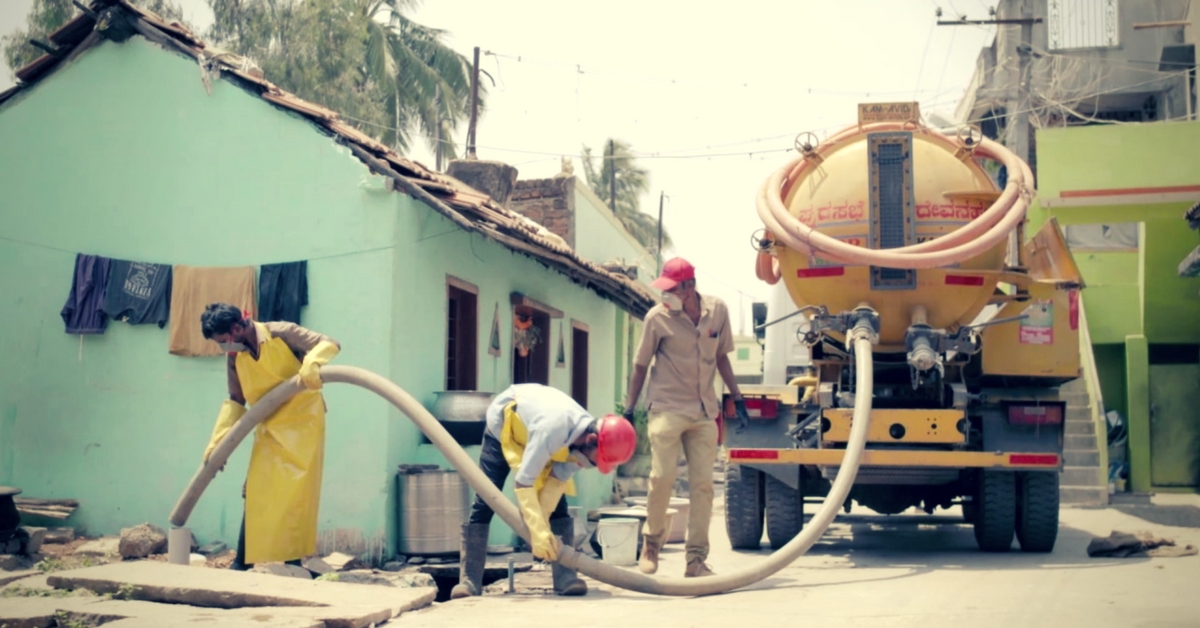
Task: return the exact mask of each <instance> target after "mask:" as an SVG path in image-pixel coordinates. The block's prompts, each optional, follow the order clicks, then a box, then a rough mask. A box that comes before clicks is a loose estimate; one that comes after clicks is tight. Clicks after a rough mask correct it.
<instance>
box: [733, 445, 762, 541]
mask: <svg viewBox="0 0 1200 628" xmlns="http://www.w3.org/2000/svg"><path fill="white" fill-rule="evenodd" d="M725 531H726V532H727V533H728V534H729V543H730V544H731V545H733V549H758V548H759V546H761V545H762V535H763V473H762V472H761V471H759V470H757V469H751V468H749V467H744V466H742V465H739V464H732V465H729V467H728V468H726V469H725Z"/></svg>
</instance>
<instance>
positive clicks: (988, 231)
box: [756, 123, 1034, 283]
mask: <svg viewBox="0 0 1200 628" xmlns="http://www.w3.org/2000/svg"><path fill="white" fill-rule="evenodd" d="M901 130H905V131H914V132H918V133H921V134H922V136H923V137H925V138H927V139H929V140H930V141H932V142H934V143H936V144H940V145H942V146H943V147H945V148H947V149H948V150H951V151H957V150H960V149H961V148H962V147H961V146H959V145H957V144H955V143H954V142H953V141H952V140H951V139H950V138H948V137H946V136H945V135H942V134H941V133H937V132H933V131H929V130H927V129H914V128H913V127H912V126H911V125H907V124H904V123H878V124H871V125H864V126H863V127H862V129H861V130H860V129H859V128H858V127H851V128H850V129H847V130H845V131H842V132H840V133H838V134H836V135H834V136H833V137H831V138H829V140H827V141H826V142H825V143H824V144H823V147H824V149H823V151H816V152H814V153H808V154H804V155H801V156H800V157H797V158H796V159H794V160H792V161H790V162H788V163H787V164H785V165H784V166H783V167H782V168H780V169H779V170H776V171H775V172H774V173H773V174H771V176H770V177H768V178H767V180H766V181H764V182H763V185H762V186H761V187H760V188H759V190H758V197H757V199H756V200H757V203H756V204H757V209H758V216H759V218H761V219H762V221H763V224H764V225H765V226H766V228H767V231H768V232H769V233H771V234H772V237H773V238H776V239H778V240H779V241H780V242H782V243H783V244H785V245H787V246H788V247H789V248H792V249H794V250H797V251H801V252H804V253H817V254H819V255H820V256H821V257H822V258H826V259H828V260H830V261H835V262H841V263H843V264H851V265H862V266H883V267H887V268H936V267H939V266H948V265H950V264H957V263H959V262H962V261H964V260H967V259H970V258H972V257H976V256H978V255H980V254H982V253H983V252H984V251H987V250H988V249H990V248H992V247H993V246H995V245H997V244H999V243H1000V242H1002V241H1003V240H1004V239H1005V238H1007V237H1008V236H1009V234H1010V233H1011V232H1012V231H1013V230H1014V229H1016V228H1017V226H1018V225H1019V224H1020V223H1021V221H1022V220H1024V219H1025V212H1026V210H1028V209H1029V203H1030V201H1031V200H1032V197H1033V188H1034V181H1033V171H1032V170H1030V169H1029V164H1027V163H1025V161H1024V160H1022V159H1021V158H1020V157H1018V156H1017V155H1016V154H1015V153H1013V152H1012V151H1011V150H1009V149H1007V148H1005V147H1004V146H1003V145H1001V144H999V143H997V142H994V141H992V140H990V139H987V138H983V139H981V140H980V141H979V143H978V144H977V146H976V147H975V149H974V154H977V155H979V156H981V157H985V158H988V159H993V160H995V161H999V162H1001V163H1003V164H1004V166H1005V168H1006V170H1007V172H1008V181H1007V183H1006V185H1005V187H1004V191H1003V192H1002V193H1001V194H1000V196H999V198H997V199H996V201H995V202H994V203H992V205H991V206H990V207H989V208H988V209H987V210H985V211H984V212H983V213H982V214H981V215H980V216H979V217H978V218H976V219H974V220H972V221H971V222H969V223H967V224H966V225H963V226H962V227H959V228H958V229H956V230H954V231H952V232H950V233H947V234H945V235H943V236H939V237H937V238H934V239H933V240H929V241H927V242H922V243H920V244H914V245H910V246H904V247H899V248H894V249H867V248H863V247H858V246H854V245H852V244H847V243H845V242H842V241H840V240H837V239H836V238H833V237H830V236H828V235H825V234H823V233H821V232H820V231H817V230H816V229H815V228H813V227H812V226H810V225H806V224H804V223H803V222H800V220H799V219H798V218H796V217H795V216H793V215H792V214H791V212H790V211H789V210H788V208H787V206H786V205H784V202H783V198H784V197H786V196H787V195H788V193H789V191H790V190H791V187H792V186H793V185H795V184H796V183H797V182H798V181H799V180H800V177H801V176H802V175H803V174H805V173H806V172H807V171H810V170H812V169H814V168H816V167H817V166H818V165H819V164H820V159H819V157H817V156H819V154H820V153H821V152H829V151H830V150H831V149H833V148H834V147H836V146H837V145H838V144H840V143H841V142H844V141H845V140H846V139H847V138H850V137H852V136H855V135H858V134H859V133H860V132H876V131H901ZM810 155H812V156H810ZM814 157H817V158H814ZM761 263H763V262H762V260H760V264H761ZM757 270H758V273H759V278H760V279H764V276H763V275H764V274H766V275H767V277H769V278H774V277H775V276H776V275H774V274H772V273H764V270H765V269H757ZM771 283H773V282H771Z"/></svg>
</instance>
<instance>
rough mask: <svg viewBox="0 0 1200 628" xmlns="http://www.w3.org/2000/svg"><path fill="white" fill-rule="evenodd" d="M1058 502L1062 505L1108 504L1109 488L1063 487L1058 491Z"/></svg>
mask: <svg viewBox="0 0 1200 628" xmlns="http://www.w3.org/2000/svg"><path fill="white" fill-rule="evenodd" d="M1058 501H1059V503H1062V504H1085V505H1099V504H1107V503H1108V487H1104V486H1097V487H1091V486H1062V487H1059V489H1058Z"/></svg>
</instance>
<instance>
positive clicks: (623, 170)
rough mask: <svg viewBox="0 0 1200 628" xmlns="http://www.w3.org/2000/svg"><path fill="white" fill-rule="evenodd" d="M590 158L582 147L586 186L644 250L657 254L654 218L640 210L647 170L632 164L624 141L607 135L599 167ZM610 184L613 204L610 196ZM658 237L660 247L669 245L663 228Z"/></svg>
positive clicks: (645, 186)
mask: <svg viewBox="0 0 1200 628" xmlns="http://www.w3.org/2000/svg"><path fill="white" fill-rule="evenodd" d="M594 159H595V158H594V157H593V156H592V149H591V148H589V147H588V146H584V147H583V155H582V160H583V173H584V176H585V177H586V179H587V184H588V187H590V188H592V191H593V192H595V193H596V196H598V197H599V198H600V200H602V201H604V204H605V205H607V206H608V207H609V208H611V209H612V210H613V214H615V215H616V217H617V219H618V220H620V221H621V224H622V225H624V226H625V230H626V231H628V232H629V233H630V235H632V236H633V237H634V238H635V239H636V240H637V241H638V242H639V243H641V245H642V246H643V247H645V248H646V250H648V251H650V252H651V253H655V254H657V253H658V250H657V249H658V220H657V219H655V218H653V217H652V216H650V215H649V214H647V213H645V212H643V211H641V209H640V205H641V195H642V194H644V193H646V192H647V191H649V189H650V179H649V175H650V172H649V171H648V170H646V169H645V168H642V167H641V166H638V165H637V164H636V163H634V160H635V159H637V158H636V157H635V156H634V154H633V151H632V149H631V147H630V145H629V144H628V143H626V142H622V141H621V140H617V139H613V138H609V140H608V142H607V143H606V144H605V150H604V155H603V157H602V158H601V163H600V168H599V169H597V168H596V166H595V164H594V163H593V160H594ZM614 176H615V183H614ZM614 187H615V188H616V194H615V197H616V202H615V203H614V202H613V201H612V200H611V199H610V195H612V190H613V188H614ZM662 237H663V246H664V247H665V246H669V245H670V244H671V237H670V236H669V235H668V234H667V232H666V230H663V236H662Z"/></svg>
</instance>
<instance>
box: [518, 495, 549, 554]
mask: <svg viewBox="0 0 1200 628" xmlns="http://www.w3.org/2000/svg"><path fill="white" fill-rule="evenodd" d="M514 492H515V493H516V495H517V504H519V505H520V506H521V515H522V516H523V517H524V519H525V527H527V528H529V542H530V544H531V545H533V555H534V556H537V557H538V558H540V559H542V560H557V559H558V538H557V537H555V536H554V535H553V534H551V533H550V523H549V522H547V521H546V515H544V514H542V507H541V504H539V503H538V492H537V489H536V488H533V487H532V486H526V487H523V488H522V487H518V488H517V489H516V490H515V491H514Z"/></svg>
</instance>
